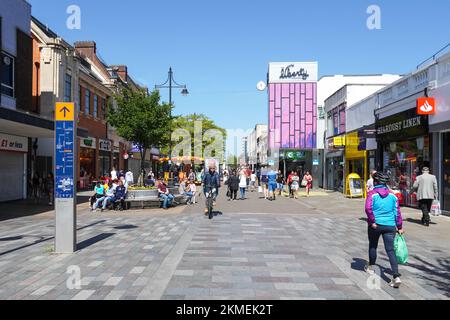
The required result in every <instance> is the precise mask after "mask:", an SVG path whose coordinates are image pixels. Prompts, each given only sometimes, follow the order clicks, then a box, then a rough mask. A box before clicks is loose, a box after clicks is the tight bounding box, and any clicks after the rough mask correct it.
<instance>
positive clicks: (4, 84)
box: [0, 52, 14, 97]
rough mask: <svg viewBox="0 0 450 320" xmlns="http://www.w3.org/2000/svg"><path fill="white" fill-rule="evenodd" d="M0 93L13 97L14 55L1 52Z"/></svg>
mask: <svg viewBox="0 0 450 320" xmlns="http://www.w3.org/2000/svg"><path fill="white" fill-rule="evenodd" d="M0 57H1V62H0V63H1V69H2V73H1V93H2V94H4V95H7V96H10V97H14V57H13V56H10V55H9V54H6V53H5V52H2V54H1V56H0Z"/></svg>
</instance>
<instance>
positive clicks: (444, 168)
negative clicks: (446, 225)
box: [442, 132, 450, 212]
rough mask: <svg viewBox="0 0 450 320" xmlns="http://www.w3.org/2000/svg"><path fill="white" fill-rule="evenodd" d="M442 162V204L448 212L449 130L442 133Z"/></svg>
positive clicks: (449, 193) (449, 180)
mask: <svg viewBox="0 0 450 320" xmlns="http://www.w3.org/2000/svg"><path fill="white" fill-rule="evenodd" d="M443 137H444V139H443V141H444V146H443V156H444V159H443V164H442V174H443V176H442V195H443V199H442V205H443V208H442V209H443V210H445V211H447V212H450V132H447V133H444V134H443Z"/></svg>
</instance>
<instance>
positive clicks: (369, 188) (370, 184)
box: [366, 170, 377, 192]
mask: <svg viewBox="0 0 450 320" xmlns="http://www.w3.org/2000/svg"><path fill="white" fill-rule="evenodd" d="M375 173H377V172H376V171H375V170H372V171H371V172H370V179H369V180H367V183H366V190H367V192H370V191H372V190H373V175H374V174H375Z"/></svg>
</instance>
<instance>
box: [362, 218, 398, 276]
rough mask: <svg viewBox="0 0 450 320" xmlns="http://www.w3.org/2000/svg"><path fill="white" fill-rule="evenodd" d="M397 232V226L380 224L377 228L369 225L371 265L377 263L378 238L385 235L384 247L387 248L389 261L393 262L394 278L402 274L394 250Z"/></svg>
mask: <svg viewBox="0 0 450 320" xmlns="http://www.w3.org/2000/svg"><path fill="white" fill-rule="evenodd" d="M396 234H397V228H396V227H390V226H381V225H378V226H377V228H376V229H374V228H372V226H369V230H368V235H369V265H371V266H373V265H375V263H376V261H377V248H378V240H379V239H380V237H383V242H384V248H385V250H386V254H387V255H388V257H389V263H390V264H391V270H392V273H393V276H394V278H396V277H399V276H400V274H399V273H398V261H397V257H396V256H395V251H394V239H395V235H396Z"/></svg>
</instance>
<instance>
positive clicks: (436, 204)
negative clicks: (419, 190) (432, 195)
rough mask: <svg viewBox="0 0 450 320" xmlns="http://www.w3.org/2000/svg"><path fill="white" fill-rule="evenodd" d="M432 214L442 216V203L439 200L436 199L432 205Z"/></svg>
mask: <svg viewBox="0 0 450 320" xmlns="http://www.w3.org/2000/svg"><path fill="white" fill-rule="evenodd" d="M430 213H431V215H433V216H435V217H437V216H440V215H441V213H442V211H441V203H440V202H439V200H434V201H433V204H432V205H431V210H430Z"/></svg>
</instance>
